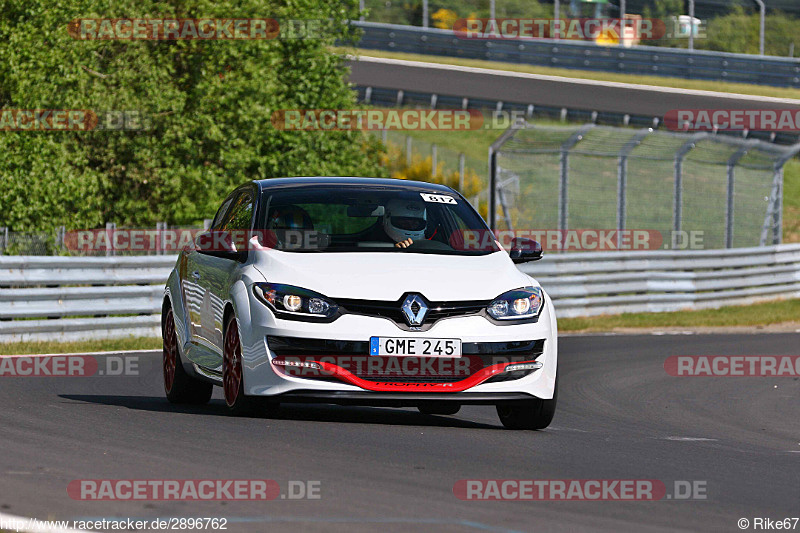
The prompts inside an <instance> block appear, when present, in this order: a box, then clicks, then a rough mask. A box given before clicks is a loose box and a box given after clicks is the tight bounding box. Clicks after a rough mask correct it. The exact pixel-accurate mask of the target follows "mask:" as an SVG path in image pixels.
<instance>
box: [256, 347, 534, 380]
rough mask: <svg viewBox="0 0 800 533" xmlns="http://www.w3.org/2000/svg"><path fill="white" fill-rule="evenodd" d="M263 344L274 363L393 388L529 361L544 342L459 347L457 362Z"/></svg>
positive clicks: (298, 373) (306, 373) (299, 373)
mask: <svg viewBox="0 0 800 533" xmlns="http://www.w3.org/2000/svg"><path fill="white" fill-rule="evenodd" d="M267 343H268V345H269V349H270V350H271V351H272V352H273V353H274V354H275V356H276V357H280V358H286V359H291V360H296V361H322V362H328V363H333V364H336V365H338V366H340V367H341V368H344V369H345V370H348V371H350V372H352V373H353V374H354V375H356V376H358V377H359V378H361V379H364V380H367V381H372V382H376V381H386V382H393V383H454V382H457V381H461V380H464V379H467V378H468V377H470V376H472V375H473V374H475V373H476V372H479V371H481V370H483V369H484V368H486V367H488V366H492V365H496V364H500V363H509V362H511V363H519V362H522V361H533V360H535V359H536V358H537V357H539V356H540V355H541V354H542V353H543V352H544V339H537V340H525V341H508V342H465V343H463V344H462V345H461V350H462V354H463V355H462V357H460V358H443V357H377V356H370V355H369V342H367V341H340V340H332V339H305V338H301V337H272V336H270V337H267ZM284 372H286V373H287V374H289V375H292V376H295V377H302V378H316V379H329V378H330V375H328V374H325V373H323V372H320V371H318V370H313V369H309V368H304V367H284ZM528 373H530V372H529V371H524V372H512V373H511V374H513V376H509V377H507V378H504V379H503V381H505V380H508V379H519V378H520V377H523V376H525V375H527V374H528ZM501 375H502V374H501ZM497 377H499V376H497ZM492 380H493V381H496V380H495V378H492Z"/></svg>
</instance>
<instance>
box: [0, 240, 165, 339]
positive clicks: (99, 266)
mask: <svg viewBox="0 0 800 533" xmlns="http://www.w3.org/2000/svg"><path fill="white" fill-rule="evenodd" d="M176 259H177V257H176V256H144V257H47V256H0V342H12V341H27V340H63V341H69V340H82V339H89V338H112V337H127V336H134V337H157V336H159V335H160V334H161V333H160V330H161V326H160V314H161V302H162V299H163V297H164V284H165V283H166V280H167V276H169V272H170V270H172V267H173V266H174V265H175V260H176Z"/></svg>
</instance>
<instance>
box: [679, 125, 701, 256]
mask: <svg viewBox="0 0 800 533" xmlns="http://www.w3.org/2000/svg"><path fill="white" fill-rule="evenodd" d="M707 136H708V134H707V133H697V134H695V135H692V136H691V137H690V138H689V139H688V140H687V141H686V142H685V143H683V144H682V145H681V147H680V148H678V151H677V152H675V167H674V178H675V190H674V193H673V202H672V239H670V241H671V242H670V246H671V247H672V249H673V250H674V249H675V248H676V247H677V246H678V235H680V232H681V225H682V223H683V220H682V219H683V158H684V157H686V154H688V153H689V151H690V150H691V149H692V148H694V147H695V146H696V145H697V141H699V140H700V139H704V138H705V137H707Z"/></svg>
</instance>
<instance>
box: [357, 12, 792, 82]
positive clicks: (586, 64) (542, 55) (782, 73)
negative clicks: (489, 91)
mask: <svg viewBox="0 0 800 533" xmlns="http://www.w3.org/2000/svg"><path fill="white" fill-rule="evenodd" d="M353 24H354V25H356V26H358V27H359V28H361V29H362V30H363V35H362V37H361V41H360V42H359V44H358V46H359V47H360V48H365V49H373V50H386V51H391V52H406V53H414V54H428V55H438V56H447V57H461V58H465V59H484V60H489V61H504V62H506V63H522V64H527V65H539V66H547V67H559V68H569V69H581V70H596V71H603V72H619V73H628V74H642V75H645V74H646V75H655V76H670V77H676V78H687V79H703V80H716V81H729V82H742V83H755V84H760V85H774V86H777V87H800V59H797V58H788V57H786V58H784V57H774V56H763V57H762V56H757V55H748V54H731V53H724V52H714V51H708V50H693V51H690V50H686V49H680V48H666V47H658V46H635V47H631V48H623V47H619V46H598V45H596V44H593V43H585V42H578V41H568V40H552V39H527V40H521V39H491V40H475V39H461V38H458V37H457V36H456V35H455V34H454V33H453V32H452V31H451V30H441V29H437V28H419V27H416V26H401V25H396V24H380V23H375V22H353Z"/></svg>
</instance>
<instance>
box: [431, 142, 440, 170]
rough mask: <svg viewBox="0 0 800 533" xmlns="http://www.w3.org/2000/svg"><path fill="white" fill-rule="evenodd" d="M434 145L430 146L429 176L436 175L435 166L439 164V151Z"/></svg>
mask: <svg viewBox="0 0 800 533" xmlns="http://www.w3.org/2000/svg"><path fill="white" fill-rule="evenodd" d="M438 148H439V147H438V146H436V143H433V144H431V176H435V175H436V166H437V163H439V150H438Z"/></svg>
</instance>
